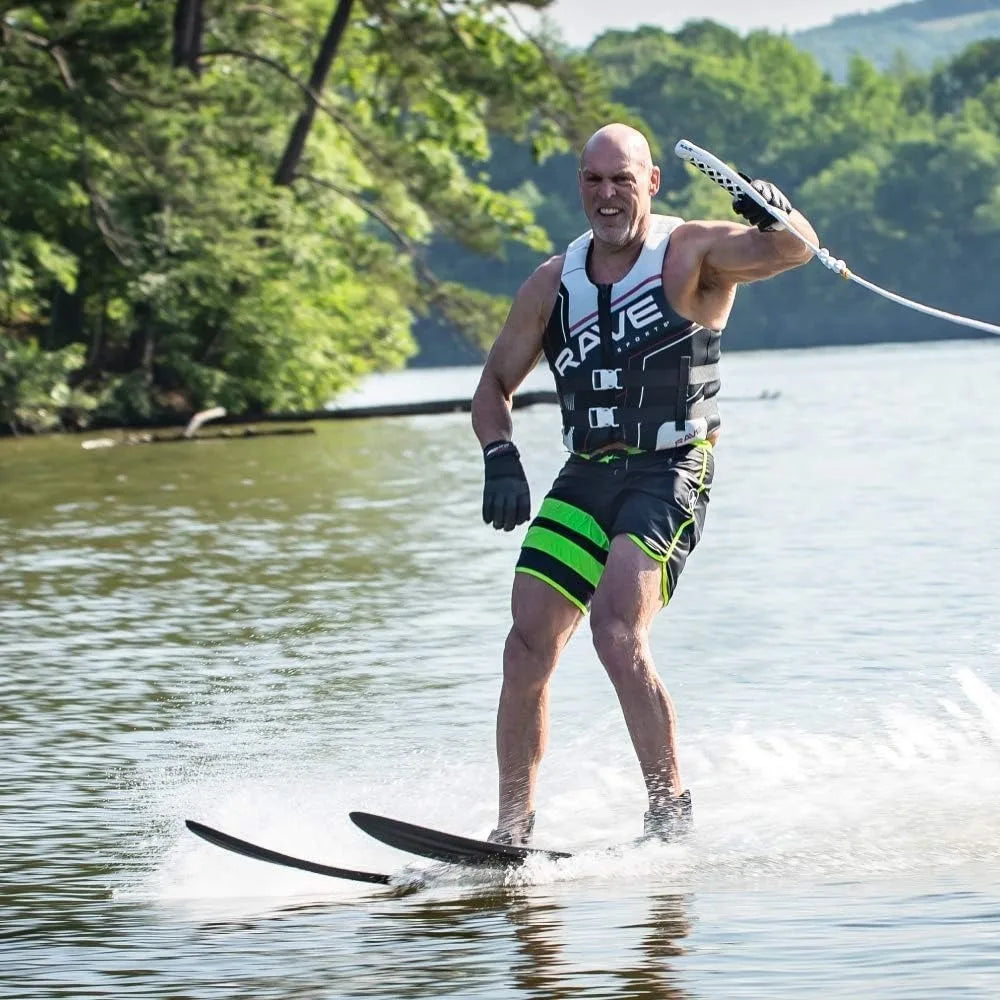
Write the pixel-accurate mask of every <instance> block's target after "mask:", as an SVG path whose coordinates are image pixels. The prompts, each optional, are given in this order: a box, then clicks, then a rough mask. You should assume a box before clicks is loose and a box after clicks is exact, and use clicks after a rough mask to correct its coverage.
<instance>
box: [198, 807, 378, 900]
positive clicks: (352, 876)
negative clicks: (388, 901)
mask: <svg viewBox="0 0 1000 1000" xmlns="http://www.w3.org/2000/svg"><path fill="white" fill-rule="evenodd" d="M184 822H185V825H186V826H187V828H188V829H189V830H190V831H191V832H192V833H193V834H196V835H197V836H199V837H201V838H202V839H203V840H207V841H208V842H209V843H210V844H215V845H216V847H222V848H224V849H225V850H227V851H233V852H234V853H235V854H242V855H244V856H245V857H248V858H254V859H255V860H257V861H268V862H270V863H271V864H272V865H284V867H285V868H299V869H301V870H302V871H304V872H313V873H314V874H316V875H329V876H330V877H331V878H344V879H349V880H350V881H352V882H375V883H377V884H379V885H389V883H390V878H389V876H388V875H381V874H379V873H378V872H356V871H352V870H351V869H350V868H334V867H333V866H332V865H321V864H320V863H319V862H317V861H305V860H303V859H302V858H293V857H292V856H291V855H290V854H280V853H279V852H278V851H272V850H270V849H269V848H267V847H258V846H257V845H256V844H251V843H250V841H249V840H240V838H239V837H234V836H232V835H231V834H228V833H223V832H222V831H221V830H213V829H212V827H210V826H205V824H204V823H198V822H196V821H195V820H193V819H189V820H185V821H184Z"/></svg>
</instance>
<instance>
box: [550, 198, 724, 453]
mask: <svg viewBox="0 0 1000 1000" xmlns="http://www.w3.org/2000/svg"><path fill="white" fill-rule="evenodd" d="M681 221H682V220H681V219H678V218H675V217H673V216H665V215H654V216H653V217H652V219H651V222H650V227H649V233H648V234H647V236H646V242H645V244H644V246H643V248H642V252H641V253H640V254H639V258H638V259H637V260H636V262H635V264H634V265H633V266H632V269H631V270H630V271H629V273H628V274H627V275H625V277H624V278H622V280H621V281H617V282H615V283H614V284H613V285H595V284H594V283H593V282H592V281H591V280H590V278H589V276H588V274H587V260H588V258H589V255H590V247H591V242H592V240H591V232H590V231H589V230H588V231H587V232H586V233H584V234H583V235H582V236H579V237H578V238H577V239H575V240H574V241H573V242H572V243H570V245H569V246H568V247H567V248H566V259H565V262H564V263H563V269H562V280H561V282H560V285H559V295H558V297H557V298H556V303H555V306H554V307H553V310H552V315H551V316H550V317H549V321H548V323H547V325H546V327H545V333H544V335H543V339H542V346H543V349H544V351H545V357H546V359H547V360H548V363H549V367H550V368H551V369H552V374H553V375H554V376H555V381H556V391H557V393H558V395H559V403H560V406H561V407H562V417H563V440H564V442H565V444H566V447H567V448H568V449H569V450H570V451H573V452H591V451H594V450H595V449H598V448H603V447H605V446H607V445H611V444H618V443H621V444H624V445H627V446H630V447H635V448H642V449H643V450H658V449H661V448H675V447H677V446H678V445H681V444H685V443H687V442H689V441H694V440H697V439H699V438H704V437H706V436H707V435H708V434H709V433H710V432H711V431H713V430H714V429H715V428H716V427H718V426H719V411H718V407H717V406H716V404H715V400H714V399H713V397H714V396H715V395H716V393H717V392H718V391H719V384H720V383H719V364H718V362H719V348H720V340H721V331H719V330H708V329H706V328H705V327H703V326H699V325H698V324H697V323H693V322H692V321H691V320H687V319H684V318H683V317H682V316H679V315H678V314H677V313H676V312H674V310H673V309H671V308H670V306H669V305H668V304H667V300H666V296H665V295H664V292H663V280H662V274H663V258H664V255H665V254H666V252H667V246H668V245H669V243H670V234H671V233H672V232H673V230H674V229H675V228H676V227H677V226H679V225H680V224H681Z"/></svg>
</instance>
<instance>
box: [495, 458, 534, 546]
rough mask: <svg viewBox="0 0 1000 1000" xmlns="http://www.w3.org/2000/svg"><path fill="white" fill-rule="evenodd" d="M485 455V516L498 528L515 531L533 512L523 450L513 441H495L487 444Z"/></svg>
mask: <svg viewBox="0 0 1000 1000" xmlns="http://www.w3.org/2000/svg"><path fill="white" fill-rule="evenodd" d="M483 459H484V460H485V462H486V485H485V486H484V487H483V520H484V521H485V522H486V523H487V524H492V525H493V527H494V528H496V529H497V530H498V531H499V530H500V529H501V528H503V530H504V531H513V530H514V526H515V525H518V524H523V523H524V522H525V521H527V520H528V518H529V517H530V516H531V495H530V493H529V492H528V479H527V477H526V476H525V474H524V469H523V468H522V466H521V456H520V453H519V452H518V450H517V448H515V447H514V442H513V441H492V442H490V444H488V445H487V446H486V447H485V448H483Z"/></svg>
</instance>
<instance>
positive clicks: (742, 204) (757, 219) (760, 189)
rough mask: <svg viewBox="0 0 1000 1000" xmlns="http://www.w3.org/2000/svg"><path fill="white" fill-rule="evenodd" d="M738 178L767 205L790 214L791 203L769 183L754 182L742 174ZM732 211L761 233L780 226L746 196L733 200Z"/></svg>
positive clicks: (772, 217)
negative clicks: (761, 197)
mask: <svg viewBox="0 0 1000 1000" xmlns="http://www.w3.org/2000/svg"><path fill="white" fill-rule="evenodd" d="M740 177H742V178H743V180H745V181H746V182H747V183H748V184H749V185H750V187H752V188H753V189H754V190H755V191H756V192H757V193H758V194H760V195H763V196H764V200H765V201H766V202H767V203H768V204H769V205H774V207H775V208H780V209H781V211H782V212H784V213H785V214H786V215H787V214H788V213H789V212H791V210H792V203H791V202H790V201H789V200H788V199H787V198H786V197H785V196H784V194H782V192H781V191H780V190H779V189H778V188H776V187H775V186H774V185H773V184H772V183H771V182H770V181H754V180H751V179H750V178H749V177H747V175H746V174H744V173H741V174H740ZM733 211H734V212H735V213H736V214H737V215H742V216H743V218H744V219H746V220H747V222H749V223H750V225H751V226H756V227H757V228H758V229H759V230H760V231H761V232H762V233H766V232H769V231H770V230H772V229H777V228H778V226H779V225H780V223H779V222H778V220H777V219H776V218H775V217H774V216H773V215H771V213H770V212H769V211H768V210H767V209H766V208H762V207H761V206H760V205H758V204H757V202H755V201H754V200H753V198H751V197H750V195H748V194H739V195H737V196H736V197H735V198H734V199H733Z"/></svg>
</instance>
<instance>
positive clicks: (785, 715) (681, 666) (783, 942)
mask: <svg viewBox="0 0 1000 1000" xmlns="http://www.w3.org/2000/svg"><path fill="white" fill-rule="evenodd" d="M475 378H476V373H475V372H474V371H471V370H467V369H456V370H453V371H429V372H408V373H402V374H401V375H399V376H393V377H384V378H381V379H377V380H373V382H372V383H370V385H369V386H368V387H367V388H366V389H365V390H364V392H363V393H361V394H360V396H359V397H357V398H358V399H361V400H366V401H373V402H374V401H384V400H392V401H399V400H400V399H401V398H403V397H405V396H406V395H407V394H418V395H420V396H421V397H423V398H433V397H452V396H456V395H463V394H466V393H467V392H468V391H470V390H471V387H472V385H473V384H474V382H475ZM532 384H533V385H536V386H537V385H548V380H547V376H545V375H544V374H540V375H538V376H537V378H536V379H533V383H532ZM998 384H1000V344H998V343H997V342H995V341H992V340H984V341H973V342H964V343H950V344H936V345H899V346H893V347H868V348H851V349H834V350H814V351H803V352H787V353H754V354H735V355H732V354H731V355H730V356H729V357H728V358H727V359H726V363H725V381H724V390H723V397H722V398H723V400H724V402H723V417H724V434H723V438H722V442H721V444H720V446H719V448H718V452H717V458H718V469H717V477H716V484H715V487H714V490H713V495H712V501H711V505H710V510H709V515H708V522H707V526H706V532H705V536H704V539H703V541H702V544H701V547H700V548H699V549H698V551H697V552H696V553H695V554H694V556H693V557H692V559H691V561H690V563H689V566H688V569H687V570H686V572H685V575H684V577H683V579H682V582H681V586H680V589H679V591H678V593H677V595H676V598H675V599H674V601H673V602H672V603H671V607H670V609H669V610H668V611H666V612H664V614H663V615H662V616H661V618H660V620H659V621H658V622H657V626H656V629H655V631H654V635H653V648H654V653H655V655H656V658H657V662H658V665H659V667H660V670H661V672H662V674H663V676H664V679H665V680H666V682H667V685H668V687H669V688H670V690H671V693H672V694H673V696H674V698H675V700H676V703H677V709H678V713H679V718H680V729H681V732H680V737H681V744H680V745H681V753H682V758H681V766H682V773H683V775H684V779H685V784H687V785H688V786H690V788H691V790H692V794H693V798H694V810H695V822H696V829H695V833H694V835H693V836H692V837H691V838H690V839H689V840H688V841H687V842H685V843H683V844H675V845H670V846H650V847H644V848H630V847H617V848H616V847H615V845H622V844H628V843H629V842H630V841H631V840H632V838H634V837H635V836H636V835H637V834H638V833H639V832H640V830H641V825H642V812H643V809H644V795H643V789H642V782H641V778H640V775H639V771H638V766H637V765H636V763H635V761H634V758H633V756H632V751H631V747H630V744H629V741H628V737H627V734H626V732H625V727H624V724H623V722H622V720H621V717H620V712H619V710H618V707H617V704H616V702H615V700H614V695H613V692H612V689H611V685H610V684H609V683H608V681H607V679H606V678H605V677H604V676H603V674H602V671H601V669H600V667H599V665H598V663H597V660H596V657H595V655H594V653H593V650H592V648H591V646H590V643H589V641H588V637H587V634H586V630H585V629H584V630H581V633H580V634H579V635H578V636H577V637H576V638H575V639H574V640H573V642H572V643H571V645H570V647H569V649H568V651H567V653H566V655H565V657H564V661H563V663H562V665H561V667H560V670H559V672H558V673H557V675H556V680H555V682H554V689H553V698H552V707H553V729H552V743H551V747H550V750H549V754H548V756H547V758H546V761H545V764H544V766H543V772H542V778H541V786H540V789H539V813H538V825H537V829H536V843H537V844H538V846H543V847H552V848H557V849H563V850H569V851H573V852H575V856H574V857H573V858H572V859H570V860H569V861H564V862H544V863H533V864H531V865H529V866H528V867H527V868H525V869H523V870H521V871H518V872H517V873H515V874H511V875H508V876H507V877H506V878H504V877H501V876H490V875H483V874H475V873H470V872H468V871H465V870H461V869H457V868H454V867H446V866H440V865H433V864H431V863H430V862H424V861H422V860H420V859H417V858H413V857H409V856H407V855H403V854H401V853H399V852H396V851H394V850H392V849H390V848H388V847H384V846H383V845H381V844H380V843H378V842H376V841H374V840H370V839H368V838H366V837H365V835H364V834H363V833H361V831H360V830H358V829H356V828H354V827H353V826H352V824H351V823H350V821H349V820H348V817H347V814H348V811H349V810H352V809H365V810H370V811H373V812H380V813H386V814H389V815H392V816H397V817H399V818H402V819H408V820H411V821H414V822H417V823H423V824H425V825H430V826H438V827H442V828H444V829H448V830H452V831H454V832H458V833H466V834H469V835H472V836H483V835H484V834H485V833H486V832H487V831H488V829H489V827H490V825H491V823H492V820H493V819H494V808H495V801H494V798H495V789H494V785H495V780H496V778H495V763H494V759H493V743H492V741H493V722H494V713H495V708H496V698H497V694H498V691H499V655H500V649H501V645H502V642H503V638H504V635H505V633H506V630H507V628H508V625H509V613H508V607H507V604H508V597H509V587H510V581H511V571H512V567H513V563H514V560H515V559H516V555H517V548H518V545H519V541H520V538H521V537H522V535H523V529H522V530H520V531H518V532H515V533H513V534H512V535H510V536H504V535H498V534H496V533H494V532H493V531H492V530H491V529H487V528H485V527H484V526H483V524H482V523H481V521H480V517H479V507H480V490H481V459H480V456H479V451H478V448H477V446H476V443H475V440H474V438H473V436H472V434H471V430H470V428H469V424H468V416H467V415H465V414H449V415H441V416H425V417H412V418H395V419H384V420H359V421H337V420H331V421H323V422H318V423H317V425H316V428H317V433H316V435H315V436H309V437H306V436H303V437H292V438H259V439H255V440H248V441H242V440H241V441H231V442H208V441H206V442H200V443H195V444H187V445H183V446H180V445H157V446H151V445H146V446H134V447H126V446H122V447H115V448H108V449H102V450H94V451H87V450H84V449H83V448H81V440H82V439H81V438H79V437H64V438H49V439H40V440H28V439H19V440H4V441H0V541H2V549H0V563H2V571H3V572H2V577H0V579H2V584H0V587H2V596H3V601H2V605H0V616H2V633H0V662H2V664H3V670H2V671H0V685H2V693H3V697H2V703H0V704H2V708H0V712H2V716H0V718H2V732H3V747H4V751H5V752H4V754H3V756H2V759H0V776H2V788H3V801H4V820H5V821H4V823H3V825H2V829H0V838H2V851H3V859H4V877H3V884H2V889H0V893H2V899H3V904H4V920H3V925H4V935H3V940H2V941H0V957H2V961H0V989H2V990H3V991H4V995H6V996H11V997H25V998H27V997H66V998H78V997H117V996H121V995H126V994H127V995H130V996H131V995H136V996H143V997H156V998H205V997H219V998H223V997H225V998H229V997H234V996H254V997H256V998H284V997H309V998H313V997H369V998H417V997H427V998H437V997H456V998H464V997H482V998H490V1000H493V998H508V997H510V998H528V997H532V998H534V997H571V996H572V997H577V996H586V997H594V998H604V997H608V998H611V997H616V998H617V997H620V998H692V1000H693V998H712V1000H715V998H719V1000H731V998H741V997H761V998H764V997H766V998H800V997H804V996H815V997H824V998H839V997H845V998H852V1000H855V998H858V997H865V998H868V997H878V998H900V1000H903V998H906V1000H913V998H929V1000H930V998H933V1000H940V998H943V997H952V996H956V997H958V996H961V997H963V998H984V1000H985V998H995V997H996V996H998V995H1000V948H998V945H997V935H998V933H1000V638H998V634H1000V633H998V627H1000V612H998V597H1000V560H998V558H997V552H998V551H1000V500H998V498H1000V465H998V463H997V462H996V461H995V458H994V456H995V455H996V453H997V452H998V450H1000V408H998V407H997V404H996V386H997V385H998ZM762 391H763V392H768V393H778V394H779V395H777V397H776V398H759V397H760V394H761V393H762ZM91 436H96V435H91ZM85 438H86V436H84V439H85ZM515 439H516V440H517V442H518V444H519V447H520V449H521V451H522V454H523V455H524V457H525V464H526V467H527V469H528V473H529V477H530V479H531V483H532V490H533V498H534V501H535V505H536V507H537V503H538V501H539V499H540V497H541V496H542V495H543V493H544V492H545V490H546V488H547V487H548V484H549V483H550V481H551V479H552V477H553V475H554V474H555V472H556V470H557V468H558V467H559V465H560V463H561V461H562V452H561V445H560V441H559V433H558V413H557V410H556V409H555V408H554V407H552V406H536V407H533V408H531V409H526V410H521V411H518V413H517V414H516V416H515ZM185 818H192V819H196V820H200V821H202V822H205V823H209V824H211V825H212V826H216V827H218V828H220V829H222V830H224V831H227V832H229V833H232V834H234V835H236V836H239V837H243V838H246V839H248V840H252V841H254V842H256V843H259V844H263V845H265V846H267V847H270V848H273V849H275V850H278V851H283V852H286V853H289V854H293V855H296V856H299V857H305V858H309V859H313V860H316V861H320V862H325V863H327V864H331V865H339V866H345V867H349V868H357V869H367V870H371V871H376V872H385V873H387V874H390V875H392V876H393V880H394V882H395V883H396V884H395V885H394V886H390V887H388V888H386V887H380V886H372V885H364V884H359V883H353V882H346V881H340V880H334V879H328V878H323V877H321V876H318V875H311V874H306V873H304V872H299V871H291V870H288V869H285V868H280V867H276V866H273V865H268V864H264V863H261V862H258V861H252V860H248V859H246V858H241V857H238V856H235V855H232V854H229V853H226V852H224V851H222V850H220V849H219V848H217V847H215V846H212V845H210V844H207V843H205V842H203V841H200V840H197V839H196V838H195V837H193V836H191V835H190V834H189V833H188V832H187V831H186V830H185V828H184V820H185ZM609 847H610V848H615V849H612V850H608V848H609ZM417 873H420V875H421V877H422V878H423V879H424V886H423V888H421V889H419V890H418V891H407V890H406V888H405V886H406V885H407V884H408V883H410V882H412V881H413V880H414V876H415V875H417Z"/></svg>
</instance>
